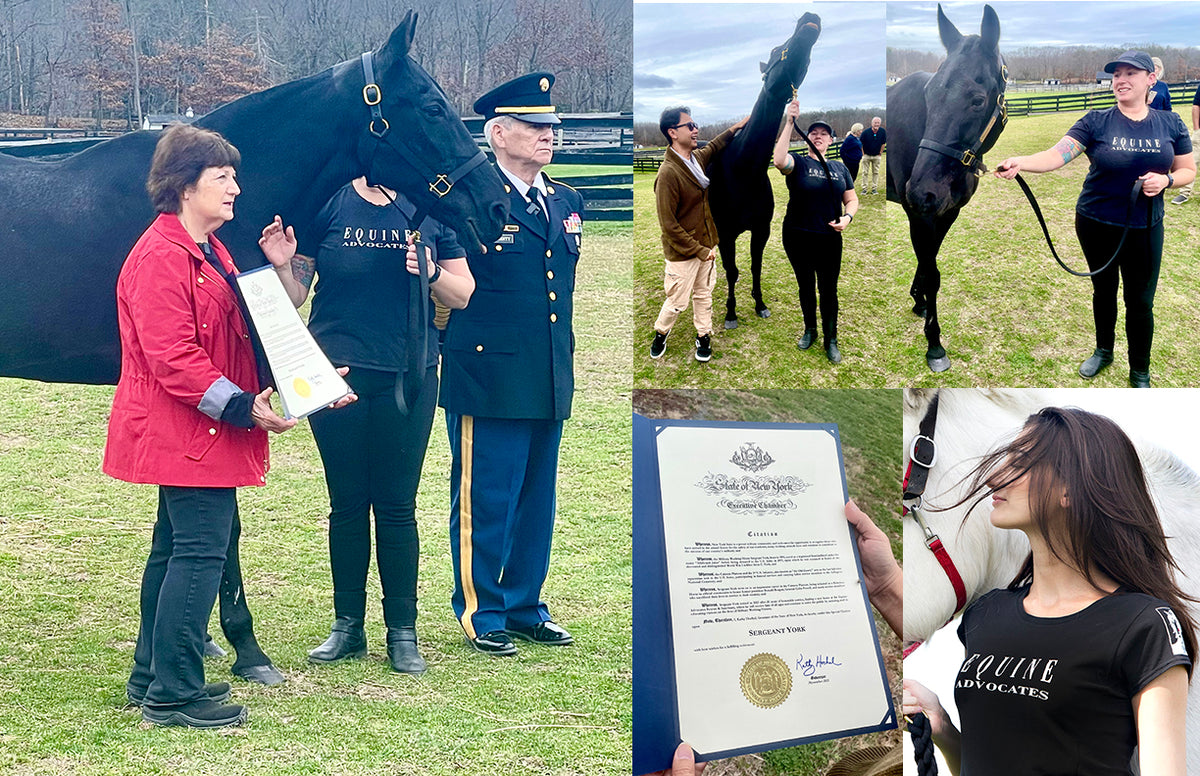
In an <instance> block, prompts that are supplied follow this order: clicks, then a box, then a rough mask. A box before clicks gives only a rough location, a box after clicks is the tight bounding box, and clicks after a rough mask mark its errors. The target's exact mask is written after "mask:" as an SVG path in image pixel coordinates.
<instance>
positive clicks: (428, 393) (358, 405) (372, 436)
mask: <svg viewBox="0 0 1200 776" xmlns="http://www.w3.org/2000/svg"><path fill="white" fill-rule="evenodd" d="M346 379H347V380H348V381H349V382H350V385H351V387H353V388H354V392H355V393H356V394H358V401H356V402H355V403H353V404H351V405H349V406H347V407H344V408H342V409H339V410H322V411H321V412H318V413H316V414H315V415H312V416H311V417H310V418H309V423H310V424H311V425H312V430H313V436H314V437H316V440H317V449H318V450H320V452H321V461H322V462H323V463H324V464H325V484H326V485H327V486H328V488H329V506H330V512H329V564H330V567H331V568H332V570H333V601H334V611H335V613H336V614H337V616H338V617H362V616H363V615H364V613H365V608H366V586H367V568H368V567H369V566H370V564H371V519H370V513H371V511H372V510H374V513H375V552H376V558H377V561H378V565H379V580H380V582H381V583H382V586H383V618H384V621H385V622H386V623H387V625H388V627H392V628H396V627H410V626H413V625H415V624H416V621H417V561H418V556H419V554H420V543H419V540H418V537H417V520H416V511H417V485H418V484H419V483H420V480H421V465H422V464H423V463H424V461H425V448H426V447H427V446H428V444H429V429H430V426H431V425H432V424H433V409H434V405H435V403H436V402H437V388H438V378H437V368H436V367H430V368H429V369H428V370H426V373H425V379H424V383H423V385H422V388H421V394H420V396H419V397H418V399H417V401H416V402H414V406H412V407H411V408H410V410H409V414H407V415H403V414H401V413H400V410H399V409H398V408H397V407H396V396H395V386H396V373H395V372H383V371H378V370H374V369H364V368H362V367H353V368H351V370H350V373H349V374H348V375H347V376H346Z"/></svg>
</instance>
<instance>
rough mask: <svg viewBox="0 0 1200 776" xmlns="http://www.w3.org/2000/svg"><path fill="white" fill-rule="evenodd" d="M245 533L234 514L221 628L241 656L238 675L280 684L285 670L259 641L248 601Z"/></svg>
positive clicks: (223, 581)
mask: <svg viewBox="0 0 1200 776" xmlns="http://www.w3.org/2000/svg"><path fill="white" fill-rule="evenodd" d="M241 535H242V521H241V519H240V518H239V517H238V515H237V513H236V512H235V513H234V516H233V530H232V531H231V532H230V534H229V549H228V550H226V553H225V568H224V570H223V571H222V573H221V590H220V602H221V630H222V632H224V634H225V638H226V639H227V640H228V641H229V643H230V645H231V646H232V647H233V649H234V651H236V652H237V660H236V661H235V662H234V664H233V668H231V669H230V670H231V671H233V674H234V676H240V677H241V678H243V679H245V680H247V681H250V682H258V683H259V684H267V685H272V684H280V683H282V682H283V681H284V677H283V674H281V673H280V672H279V669H277V668H276V667H275V666H274V665H272V664H271V658H269V657H267V655H266V653H264V652H263V651H262V648H261V647H260V646H259V645H258V639H256V638H255V637H254V618H252V617H251V616H250V607H249V606H247V605H246V595H245V590H244V588H243V586H242V564H241V558H240V556H239V554H238V540H239V539H240V538H241Z"/></svg>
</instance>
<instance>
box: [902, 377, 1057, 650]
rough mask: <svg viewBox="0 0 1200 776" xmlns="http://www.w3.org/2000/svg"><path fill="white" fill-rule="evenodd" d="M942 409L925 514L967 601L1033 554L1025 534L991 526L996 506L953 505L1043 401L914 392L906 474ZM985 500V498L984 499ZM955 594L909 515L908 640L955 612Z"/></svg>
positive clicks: (907, 401)
mask: <svg viewBox="0 0 1200 776" xmlns="http://www.w3.org/2000/svg"><path fill="white" fill-rule="evenodd" d="M935 395H936V396H937V399H938V407H937V415H936V423H935V424H934V426H933V439H934V443H935V445H936V449H937V458H936V459H935V460H934V462H933V467H932V468H931V469H930V471H929V478H928V482H927V484H926V486H925V493H924V495H923V496H922V499H921V501H922V507H921V508H920V513H921V517H922V519H923V520H924V521H925V523H926V524H927V525H928V526H929V528H930V530H931V531H932V532H933V533H934V534H936V535H937V537H938V539H939V540H940V541H941V543H942V545H943V546H944V547H945V549H946V552H947V554H948V555H949V557H950V559H951V560H952V561H953V564H954V567H955V568H956V569H957V570H958V573H959V574H960V575H961V577H962V581H963V587H964V588H965V592H966V599H967V601H968V602H970V601H974V600H975V599H976V598H978V597H979V596H980V595H982V594H984V593H986V592H988V591H989V590H993V589H995V588H997V587H1001V586H1004V585H1006V584H1008V582H1009V581H1010V580H1011V579H1012V577H1013V575H1014V574H1015V573H1016V570H1017V567H1018V566H1019V565H1020V562H1021V560H1023V559H1024V557H1025V554H1026V553H1027V552H1028V551H1029V544H1028V542H1027V541H1026V540H1025V535H1024V534H1023V533H1021V532H1020V531H1002V530H1000V529H997V528H994V527H993V526H992V525H991V523H990V522H989V519H988V517H989V514H990V511H991V507H990V505H989V504H987V503H983V504H980V505H979V506H977V507H975V509H974V510H972V511H971V513H970V517H969V518H967V520H966V522H964V521H963V519H964V517H966V515H967V509H968V507H969V506H970V505H971V503H973V502H970V501H968V502H967V503H966V504H965V505H962V506H958V507H952V508H948V509H947V507H951V505H953V504H956V503H957V502H959V501H961V500H962V498H963V497H964V496H965V495H966V490H967V483H966V482H964V478H965V477H967V475H969V474H970V473H971V469H972V467H974V466H975V465H976V464H978V463H979V460H980V458H981V457H982V456H983V455H985V454H986V453H988V452H989V451H990V450H992V449H994V448H995V447H997V446H998V445H999V444H1000V443H1003V442H1005V441H1008V439H1010V438H1011V437H1012V436H1013V435H1015V433H1016V432H1017V431H1018V430H1019V429H1020V428H1021V426H1022V424H1023V423H1024V422H1025V419H1026V418H1027V417H1028V416H1029V413H1030V412H1031V411H1033V410H1034V409H1035V408H1036V406H1038V404H1039V403H1040V399H1039V397H1038V395H1037V394H1035V393H1033V392H1030V391H999V390H990V391H985V390H967V389H961V390H960V389H942V390H937V389H909V390H906V391H905V392H904V446H905V449H904V458H903V464H902V465H903V468H902V470H901V471H902V472H903V471H908V470H909V461H910V460H911V452H912V444H913V440H914V439H915V438H916V437H917V435H918V434H919V433H920V428H921V422H922V420H924V419H925V418H926V417H927V415H928V414H929V413H930V407H931V405H932V403H933V398H934V396H935ZM985 501H986V500H985ZM955 603H956V601H955V593H954V588H953V586H952V584H951V582H950V580H949V577H948V576H947V573H946V571H945V570H944V568H943V566H942V564H941V562H940V561H939V560H938V558H937V557H936V556H935V555H934V553H933V552H932V551H931V550H930V549H929V546H928V544H927V537H926V535H925V533H924V531H923V530H922V529H921V526H920V525H919V523H918V522H917V520H916V519H914V517H913V516H912V514H911V513H910V514H909V515H907V516H905V518H904V640H905V641H906V642H915V641H924V640H925V639H927V638H929V636H930V635H932V634H933V632H934V631H935V630H937V629H938V628H940V627H942V625H944V624H945V623H946V622H947V621H949V620H950V619H951V618H952V617H953V616H954V613H955Z"/></svg>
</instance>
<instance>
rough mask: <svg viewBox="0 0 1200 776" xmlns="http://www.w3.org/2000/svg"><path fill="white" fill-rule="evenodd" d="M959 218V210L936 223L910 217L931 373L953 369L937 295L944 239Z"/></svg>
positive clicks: (915, 285) (940, 281)
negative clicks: (944, 336) (939, 265)
mask: <svg viewBox="0 0 1200 776" xmlns="http://www.w3.org/2000/svg"><path fill="white" fill-rule="evenodd" d="M957 217H958V211H957V210H953V211H951V212H949V213H947V214H946V215H945V216H942V217H940V218H938V219H936V220H934V219H925V218H911V216H910V220H909V234H910V236H911V237H912V244H913V251H914V252H915V253H916V254H917V272H916V276H915V277H914V278H913V286H914V287H915V288H916V290H917V292H918V293H920V294H922V295H923V296H924V302H925V342H926V345H927V350H926V351H925V363H926V364H927V365H928V366H929V369H930V371H932V372H945V371H946V370H947V369H949V368H950V358H949V357H948V356H947V355H946V349H945V348H944V347H942V327H941V324H940V323H938V314H937V296H938V290H939V289H940V288H941V286H942V274H941V272H940V271H939V270H938V265H937V255H938V250H939V249H940V248H941V247H942V240H943V239H945V237H946V232H948V231H950V225H951V224H953V223H954V220H955V219H956V218H957Z"/></svg>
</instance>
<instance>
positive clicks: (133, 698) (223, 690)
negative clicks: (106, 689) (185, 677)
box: [125, 682, 233, 706]
mask: <svg viewBox="0 0 1200 776" xmlns="http://www.w3.org/2000/svg"><path fill="white" fill-rule="evenodd" d="M232 691H233V688H232V687H230V686H229V682H209V683H208V684H206V685H204V692H206V693H208V699H209V700H211V701H214V702H216V703H224V702H225V701H227V700H229V696H230V694H231V693H232ZM125 698H126V700H128V701H129V705H130V706H141V705H144V704H145V703H146V691H145V690H135V689H133V688H132V687H129V686H128V685H127V686H126V687H125Z"/></svg>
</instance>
